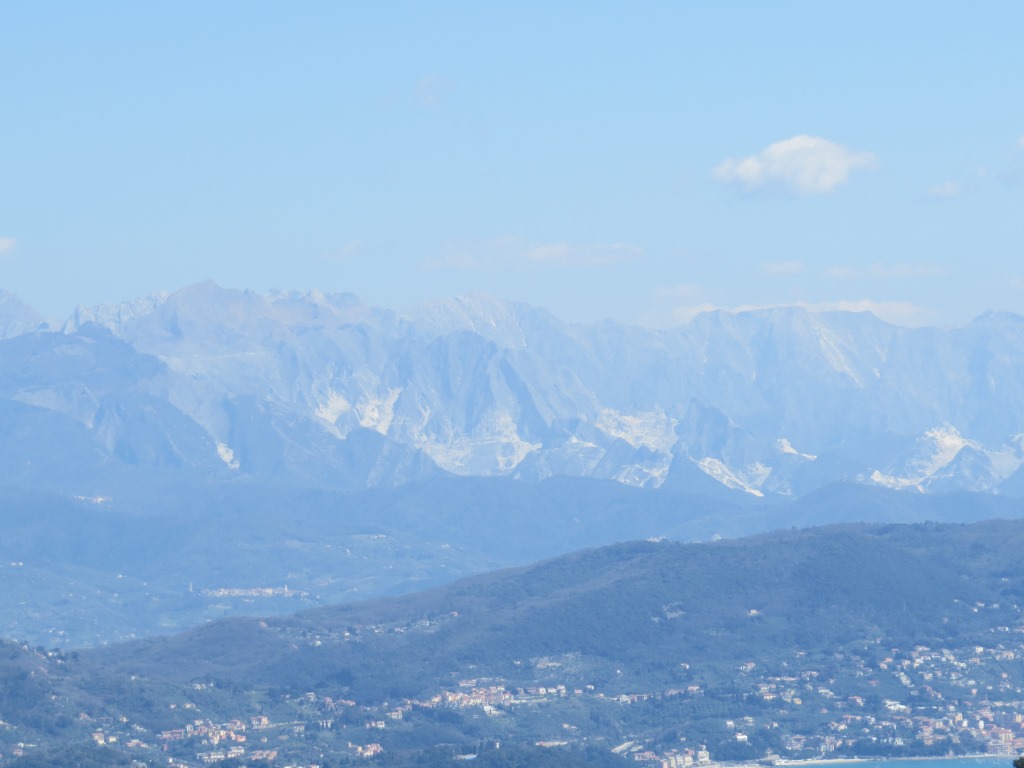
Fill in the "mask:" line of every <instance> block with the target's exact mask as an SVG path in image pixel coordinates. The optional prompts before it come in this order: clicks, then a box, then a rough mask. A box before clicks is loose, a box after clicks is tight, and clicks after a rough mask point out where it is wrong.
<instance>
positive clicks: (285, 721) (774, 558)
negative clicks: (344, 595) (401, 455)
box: [0, 521, 1024, 765]
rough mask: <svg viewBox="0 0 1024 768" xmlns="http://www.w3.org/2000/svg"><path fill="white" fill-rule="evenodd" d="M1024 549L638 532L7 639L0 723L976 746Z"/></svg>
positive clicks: (730, 747) (993, 732)
mask: <svg viewBox="0 0 1024 768" xmlns="http://www.w3.org/2000/svg"><path fill="white" fill-rule="evenodd" d="M1022 549H1024V521H990V522H982V523H974V524H938V523H923V524H913V525H894V524H871V525H868V524H857V525H836V526H830V527H824V528H815V529H805V530H795V529H794V530H789V531H782V532H776V533H771V534H764V535H760V536H755V537H750V538H746V539H738V540H722V541H718V542H713V543H705V544H681V543H674V542H669V541H639V542H631V543H624V544H618V545H614V546H609V547H603V548H598V549H591V550H585V551H581V552H577V553H574V554H571V555H567V556H562V557H558V558H555V559H551V560H547V561H544V562H541V563H538V564H535V565H531V566H527V567H520V568H515V569H509V570H504V571H498V572H493V573H490V574H487V575H484V576H478V577H472V578H467V579H463V580H461V581H458V582H455V583H453V584H450V585H448V586H444V587H437V588H434V589H431V590H428V591H424V592H420V593H416V594H411V595H406V596H403V597H397V598H388V599H378V600H372V601H366V602H361V603H352V604H347V605H339V606H334V607H326V608H319V609H314V610H310V611H305V612H302V613H298V614H294V615H291V616H287V617H278V618H265V619H258V618H251V619H240V618H234V619H227V620H222V621H217V622H212V623H210V624H207V625H205V626H203V627H201V628H199V629H195V630H192V631H190V632H186V633H184V634H181V635H176V636H172V637H163V638H154V639H150V640H144V641H138V642H134V643H130V644H121V645H114V646H108V647H105V648H99V649H93V650H83V651H79V652H63V651H49V652H47V651H45V649H41V648H36V649H33V648H31V647H29V646H28V645H27V644H23V645H20V646H19V645H14V644H4V645H2V646H0V657H2V658H0V676H2V680H3V682H4V685H3V696H2V697H0V720H3V721H4V723H6V724H7V725H6V729H5V730H3V731H2V732H0V742H2V743H3V744H7V745H8V746H11V748H12V749H13V748H16V745H17V744H21V743H35V744H39V745H41V747H40V749H41V750H58V752H51V751H37V753H36V754H37V755H42V756H45V755H49V754H63V753H59V750H60V749H65V748H70V747H74V745H76V744H78V745H81V744H82V743H84V742H89V740H90V739H96V738H98V737H97V734H99V736H100V737H102V740H101V741H98V742H97V743H100V744H102V745H104V748H105V749H110V750H114V752H116V754H117V755H119V756H121V757H124V756H126V755H127V756H131V757H133V758H134V757H139V756H141V757H142V758H146V759H148V757H152V755H153V754H155V753H153V752H152V751H150V752H146V751H145V750H146V749H152V747H153V745H157V746H161V745H162V747H165V748H166V749H167V750H168V754H170V755H171V756H174V757H175V758H176V759H177V758H182V759H185V760H186V762H187V760H192V759H195V756H196V755H197V754H198V751H197V750H200V749H201V748H206V749H208V751H211V752H216V750H212V749H210V748H208V747H202V745H200V744H199V742H198V739H199V738H201V737H200V736H199V735H197V734H202V733H206V732H207V731H209V732H210V733H214V732H217V733H221V734H222V738H228V737H226V736H223V733H226V732H235V733H238V732H241V731H239V729H241V730H242V731H244V730H245V729H246V728H248V727H249V726H248V725H246V724H247V723H265V730H266V729H270V730H269V731H267V732H266V733H262V735H260V733H257V734H256V735H257V736H259V737H260V739H261V740H260V741H259V742H258V743H256V742H253V743H252V744H249V745H248V746H247V747H245V749H249V750H250V751H251V752H253V753H256V754H260V750H264V748H263V747H262V746H260V745H262V744H264V742H263V741H262V738H263V737H264V736H265V737H266V738H267V739H268V740H271V739H272V741H268V742H266V743H268V744H270V745H271V746H272V747H273V748H274V749H275V750H281V755H282V756H284V755H287V756H288V759H290V760H293V761H297V760H303V759H307V758H309V759H312V757H315V756H317V755H320V754H326V755H329V756H333V757H332V759H335V758H336V759H338V760H342V761H344V760H347V759H350V758H351V756H352V754H353V752H352V750H354V749H356V747H354V746H353V745H356V746H360V745H362V746H365V747H366V748H367V749H370V747H371V746H372V748H373V750H376V749H383V750H384V752H385V754H386V757H385V758H382V759H386V760H398V761H399V762H400V761H401V760H403V759H405V758H404V757H402V755H404V756H406V757H409V756H411V755H414V754H416V753H418V751H422V750H430V749H432V748H434V747H435V746H436V745H438V744H449V745H451V744H458V745H464V746H465V745H468V746H467V747H466V748H468V749H472V748H473V746H472V745H473V744H479V743H480V742H481V740H494V741H500V742H502V743H503V744H506V745H507V746H509V747H512V746H514V745H520V746H521V745H533V744H535V743H536V742H545V743H547V742H549V741H550V742H555V743H558V744H562V743H567V744H569V745H570V746H573V748H576V749H578V755H577V756H581V755H582V756H585V755H586V754H589V753H587V750H591V749H596V750H597V752H596V753H595V754H599V755H607V751H608V750H609V749H610V748H611V747H612V746H614V745H615V744H616V743H619V742H623V741H627V740H629V741H635V742H636V743H638V744H640V743H642V744H645V745H647V746H649V747H650V748H651V749H653V750H655V751H656V752H657V753H658V754H661V755H671V754H676V752H673V750H676V751H677V752H678V750H679V749H682V748H683V747H680V742H681V740H686V739H689V741H688V742H687V745H686V748H687V749H691V748H694V747H695V746H696V745H699V744H708V745H709V749H710V750H711V754H712V756H713V757H714V758H716V759H720V760H725V759H747V758H756V759H760V758H762V757H764V756H765V755H769V754H781V755H784V756H791V757H808V756H814V755H820V754H822V752H821V750H822V749H827V750H839V753H840V754H847V755H879V754H890V755H892V754H904V755H906V754H945V753H947V752H949V751H954V752H958V753H962V752H964V751H983V750H985V749H988V748H990V747H992V748H995V747H996V746H998V745H996V744H995V742H992V743H991V744H990V743H989V742H990V741H991V740H992V739H997V738H1002V736H1001V735H1000V734H1001V733H1002V731H999V730H998V729H996V728H993V727H989V726H986V728H984V729H979V728H975V726H974V725H973V724H975V723H977V722H978V721H979V720H984V721H985V722H987V723H990V722H993V721H994V722H996V723H997V724H998V723H1000V722H1002V721H1003V720H1005V721H1006V722H1007V723H1010V724H1011V725H1012V723H1013V722H1015V721H1014V720H1013V717H1012V716H1013V712H1010V711H1008V710H1007V711H1003V709H1000V708H1001V707H1003V708H1005V707H1006V706H1009V707H1011V708H1012V706H1013V702H1015V701H1020V700H1022V699H1024V642H1022V640H1021V638H1022V633H1024V621H1022V617H1021V615H1020V607H1019V606H1020V604H1021V595H1022V594H1024V562H1022V560H1021V558H1020V557H1019V553H1020V552H1021V551H1022ZM1000 702H1009V704H1001V703H1000ZM626 705H628V706H626ZM485 715H486V717H485ZM849 717H853V718H854V720H852V721H851V720H849ZM254 718H255V719H254ZM367 723H369V724H370V727H372V728H373V729H374V730H373V733H372V734H371V735H368V731H367ZM726 723H733V726H730V727H729V728H727V727H726ZM737 723H738V724H740V725H737ZM850 723H859V724H860V725H858V726H857V728H858V730H857V731H856V732H854V731H852V730H851V732H850V733H848V734H845V735H844V736H843V738H841V739H838V740H837V737H835V736H833V735H829V734H834V733H837V732H839V731H842V730H843V729H844V728H846V727H847V726H848V725H849V724H850ZM197 724H198V725H197ZM224 724H232V725H230V727H228V726H226V725H224ZM186 725H189V726H190V727H193V726H194V727H193V730H191V731H189V730H187V729H185V726H186ZM741 726H742V733H741V735H742V736H743V738H742V739H738V738H737V737H736V735H735V733H734V732H733V730H734V729H735V728H740V727H741ZM253 727H254V728H255V727H256V726H255V725H254V726H253ZM232 728H234V729H235V731H231V729H232ZM260 728H264V726H262V725H261V726H260ZM730 728H731V729H733V730H730ZM274 729H278V730H274ZM281 729H285V730H281ZM1008 733H1009V732H1008ZM278 734H280V735H282V736H286V737H287V739H286V740H281V739H279V736H278ZM809 734H810V735H813V738H812V737H811V736H809ZM936 734H937V735H936ZM1010 736H1011V737H1012V733H1010ZM110 737H113V739H114V740H113V741H110V740H109V738H110ZM219 738H220V737H219ZM232 738H233V737H232ZM254 738H255V736H254ZM828 739H831V741H828ZM247 743H248V742H247ZM133 744H134V745H135V746H130V745H133ZM368 744H369V746H368ZM140 745H143V746H140ZM0 746H2V744H0ZM17 748H19V749H20V747H17ZM266 749H268V750H269V749H270V747H267V748H266ZM264 751H265V750H264ZM271 751H273V750H271ZM112 754H113V753H112ZM225 754H227V752H225ZM239 754H241V753H239ZM246 754H249V752H246ZM359 754H362V753H359ZM446 754H447V752H446ZM147 756H148V757H147ZM311 756H312V757H311ZM691 756H692V755H691ZM46 759H48V758H46ZM76 759H77V758H76ZM90 759H91V758H90ZM204 759H205V758H204ZM210 759H213V758H210ZM602 759H603V758H602ZM142 762H143V763H144V764H145V760H143V761H142ZM111 764H113V763H111ZM299 764H305V763H299ZM323 764H325V765H326V764H331V763H323ZM385 764H397V763H385Z"/></svg>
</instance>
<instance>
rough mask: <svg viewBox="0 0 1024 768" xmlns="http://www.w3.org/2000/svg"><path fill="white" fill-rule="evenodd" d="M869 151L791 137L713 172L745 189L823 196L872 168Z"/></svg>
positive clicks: (728, 162) (730, 160)
mask: <svg viewBox="0 0 1024 768" xmlns="http://www.w3.org/2000/svg"><path fill="white" fill-rule="evenodd" d="M874 166H875V156H874V155H873V154H872V153H871V152H856V151H853V150H851V149H847V148H846V147H844V146H842V145H841V144H836V143H835V142H831V141H829V140H828V139H822V138H818V137H817V136H807V135H803V134H802V135H800V136H793V137H792V138H789V139H783V140H782V141H777V142H775V143H774V144H769V145H768V146H767V147H765V148H764V149H762V150H761V151H760V152H758V153H757V154H756V155H750V156H748V157H741V158H735V157H730V158H729V159H727V160H725V161H724V162H723V163H721V164H720V165H718V166H716V167H715V168H714V170H713V171H712V173H713V175H714V177H715V178H716V179H718V180H719V181H721V182H723V183H726V184H737V185H739V186H742V187H745V188H747V189H758V188H762V187H768V188H770V187H775V186H777V187H781V188H783V189H786V190H789V191H791V192H796V193H798V194H804V195H815V194H824V193H826V192H830V191H832V190H833V189H835V188H836V187H838V186H840V185H841V184H845V183H846V181H847V180H848V179H849V177H850V174H851V173H852V172H853V171H856V170H860V169H868V168H873V167H874Z"/></svg>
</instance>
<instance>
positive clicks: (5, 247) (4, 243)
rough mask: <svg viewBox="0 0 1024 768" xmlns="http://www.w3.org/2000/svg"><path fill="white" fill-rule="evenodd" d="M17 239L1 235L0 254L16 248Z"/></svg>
mask: <svg viewBox="0 0 1024 768" xmlns="http://www.w3.org/2000/svg"><path fill="white" fill-rule="evenodd" d="M14 245H15V240H14V238H13V237H0V254H4V253H7V252H9V251H13V250H14Z"/></svg>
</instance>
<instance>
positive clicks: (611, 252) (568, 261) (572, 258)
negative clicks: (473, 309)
mask: <svg viewBox="0 0 1024 768" xmlns="http://www.w3.org/2000/svg"><path fill="white" fill-rule="evenodd" d="M642 255H643V249H641V248H638V247H636V246H634V245H628V244H626V243H591V244H574V243H566V242H562V243H532V242H529V241H528V240H524V239H523V238H521V237H514V236H511V235H508V236H504V237H498V238H495V239H493V240H489V241H487V242H485V243H479V244H475V245H469V246H462V247H457V248H450V249H448V250H447V251H446V252H445V253H444V255H442V256H441V257H440V258H439V259H434V260H430V261H428V262H427V263H426V266H427V267H429V268H442V269H443V268H448V269H452V268H454V269H476V268H480V267H492V268H494V267H497V268H501V267H529V266H538V267H539V266H569V267H604V266H610V265H613V264H621V263H623V262H626V261H632V260H633V259H637V258H639V257H640V256H642Z"/></svg>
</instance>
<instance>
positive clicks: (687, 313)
mask: <svg viewBox="0 0 1024 768" xmlns="http://www.w3.org/2000/svg"><path fill="white" fill-rule="evenodd" d="M778 307H800V308H802V309H806V310H807V311H809V312H870V313H871V314H873V315H875V317H878V318H880V319H882V320H885V321H886V322H888V323H892V324H893V325H903V326H910V327H918V326H922V325H928V324H929V323H931V322H934V321H935V313H934V312H933V311H931V310H929V309H927V308H925V307H920V306H918V305H916V304H912V303H910V302H907V301H873V300H871V299H858V300H845V299H843V300H839V301H819V302H807V301H796V302H793V303H790V304H741V305H739V306H734V307H723V306H716V305H714V304H693V305H688V306H678V307H675V308H673V310H672V312H671V313H670V314H669V315H667V316H664V315H663V316H662V322H660V323H658V325H663V326H672V325H685V324H686V323H689V322H690V321H691V320H693V319H694V318H695V317H697V315H700V314H702V313H704V312H715V311H724V312H731V313H733V314H738V313H740V312H756V311H758V310H765V309H776V308H778Z"/></svg>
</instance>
